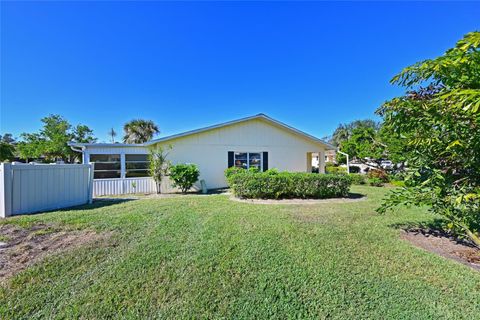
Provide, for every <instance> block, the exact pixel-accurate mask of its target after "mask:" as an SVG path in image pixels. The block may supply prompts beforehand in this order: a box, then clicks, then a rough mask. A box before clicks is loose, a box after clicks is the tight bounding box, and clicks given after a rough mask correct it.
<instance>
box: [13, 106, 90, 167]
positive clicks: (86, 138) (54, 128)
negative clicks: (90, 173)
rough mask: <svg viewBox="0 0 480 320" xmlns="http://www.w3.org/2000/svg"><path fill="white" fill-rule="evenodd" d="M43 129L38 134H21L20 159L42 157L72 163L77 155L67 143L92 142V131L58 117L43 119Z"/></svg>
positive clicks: (51, 116) (52, 116)
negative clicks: (74, 125)
mask: <svg viewBox="0 0 480 320" xmlns="http://www.w3.org/2000/svg"><path fill="white" fill-rule="evenodd" d="M41 121H42V123H43V127H42V129H41V130H40V132H38V133H22V135H21V137H22V141H21V142H20V143H19V144H18V151H19V154H20V157H21V158H23V159H26V160H28V159H32V158H33V159H35V158H40V157H44V158H45V159H47V160H50V161H52V160H63V161H66V162H73V161H74V160H75V159H76V158H77V157H78V156H79V155H78V153H77V152H74V151H73V150H72V149H71V148H70V147H69V146H68V142H71V141H73V142H83V143H86V142H94V141H96V139H95V138H94V136H93V131H92V130H91V129H90V128H89V127H87V126H85V125H77V126H76V127H73V128H72V125H71V124H70V123H69V122H68V121H67V120H66V119H64V118H63V117H61V116H60V115H50V116H48V117H45V118H43V119H42V120H41Z"/></svg>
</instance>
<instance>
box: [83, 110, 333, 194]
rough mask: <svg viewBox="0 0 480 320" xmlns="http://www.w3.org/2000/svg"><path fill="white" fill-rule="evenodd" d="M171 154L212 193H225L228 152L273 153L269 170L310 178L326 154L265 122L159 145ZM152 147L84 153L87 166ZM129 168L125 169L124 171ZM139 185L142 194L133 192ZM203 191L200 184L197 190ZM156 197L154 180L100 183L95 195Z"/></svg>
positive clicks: (165, 186) (318, 146) (89, 149)
mask: <svg viewBox="0 0 480 320" xmlns="http://www.w3.org/2000/svg"><path fill="white" fill-rule="evenodd" d="M157 145H161V146H162V147H164V148H165V149H166V148H167V147H168V146H171V147H172V149H171V150H169V151H168V152H169V156H168V158H169V160H170V161H171V162H172V163H173V164H177V163H194V164H196V165H198V166H199V169H200V179H199V181H200V180H204V181H205V183H206V186H207V188H208V189H214V188H223V187H226V186H227V184H226V181H225V177H224V171H225V169H227V167H228V152H229V151H235V152H242V151H243V152H265V151H266V152H268V168H277V169H278V170H281V171H284V170H285V171H294V172H311V165H309V163H308V155H307V154H311V153H312V152H315V153H319V152H320V153H324V151H325V147H324V146H323V145H322V144H321V143H316V142H314V141H313V140H310V139H307V138H305V137H302V136H300V135H298V134H295V133H292V132H289V131H288V130H286V129H284V128H282V127H280V126H276V125H275V124H272V123H271V122H267V121H264V120H262V119H252V120H249V121H245V122H241V123H237V124H233V125H230V126H225V127H221V128H217V129H212V130H208V131H204V132H200V133H196V134H192V135H188V136H184V137H179V138H176V139H172V140H168V141H165V142H159V143H158V144H157ZM147 153H148V148H147V147H141V146H139V147H137V146H134V147H132V146H118V147H117V146H111V147H110V146H108V147H105V146H99V147H96V146H88V147H87V149H86V151H85V152H84V161H89V159H90V158H89V155H90V154H120V155H121V157H122V159H124V158H125V156H124V155H125V154H147ZM123 167H124V164H122V169H123ZM132 182H135V183H136V185H137V188H135V189H134V188H132ZM194 188H195V189H197V190H199V189H201V186H200V182H197V184H196V185H195V187H194ZM171 191H175V190H174V189H173V188H172V187H171V184H170V183H169V181H168V180H167V181H165V182H163V183H162V192H171ZM135 192H139V193H143V192H145V193H149V192H150V193H151V192H156V188H155V184H154V182H153V180H152V179H151V178H126V179H121V178H120V179H95V180H94V195H95V196H101V195H115V194H124V193H135Z"/></svg>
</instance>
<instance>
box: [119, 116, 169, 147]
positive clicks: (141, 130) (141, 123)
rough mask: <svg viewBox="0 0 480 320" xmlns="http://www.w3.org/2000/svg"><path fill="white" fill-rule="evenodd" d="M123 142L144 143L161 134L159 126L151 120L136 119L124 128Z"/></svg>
mask: <svg viewBox="0 0 480 320" xmlns="http://www.w3.org/2000/svg"><path fill="white" fill-rule="evenodd" d="M123 132H124V133H125V135H124V137H123V142H125V143H144V142H147V141H149V140H151V139H152V138H153V136H154V135H156V134H158V133H160V130H159V129H158V126H157V125H156V124H155V123H154V122H153V121H151V120H142V119H134V120H131V121H129V122H127V123H125V125H124V126H123Z"/></svg>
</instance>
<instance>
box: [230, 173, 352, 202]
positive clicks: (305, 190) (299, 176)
mask: <svg viewBox="0 0 480 320" xmlns="http://www.w3.org/2000/svg"><path fill="white" fill-rule="evenodd" d="M225 175H226V177H227V182H228V185H229V186H230V188H231V189H232V191H233V193H234V194H235V196H237V197H240V198H253V199H292V198H299V199H324V198H340V197H346V196H348V191H349V189H350V185H351V178H350V177H349V176H347V175H339V174H314V173H293V172H276V171H270V170H268V171H266V172H258V173H254V172H248V171H246V170H243V171H237V172H233V173H232V170H227V172H226V174H225Z"/></svg>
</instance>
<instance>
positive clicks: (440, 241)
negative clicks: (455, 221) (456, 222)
mask: <svg viewBox="0 0 480 320" xmlns="http://www.w3.org/2000/svg"><path fill="white" fill-rule="evenodd" d="M401 238H402V239H404V240H407V241H409V242H410V243H412V244H413V245H415V246H417V247H419V248H422V249H424V250H427V251H429V252H433V253H436V254H438V255H440V256H442V257H445V258H447V259H452V260H455V261H457V262H460V263H462V264H464V265H467V266H469V267H471V268H473V269H476V270H478V271H480V250H479V249H478V248H476V247H475V246H473V245H471V244H469V243H468V242H465V241H462V240H458V239H455V238H452V237H450V236H449V235H447V234H445V233H443V232H440V231H435V230H430V229H409V230H403V231H402V234H401Z"/></svg>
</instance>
